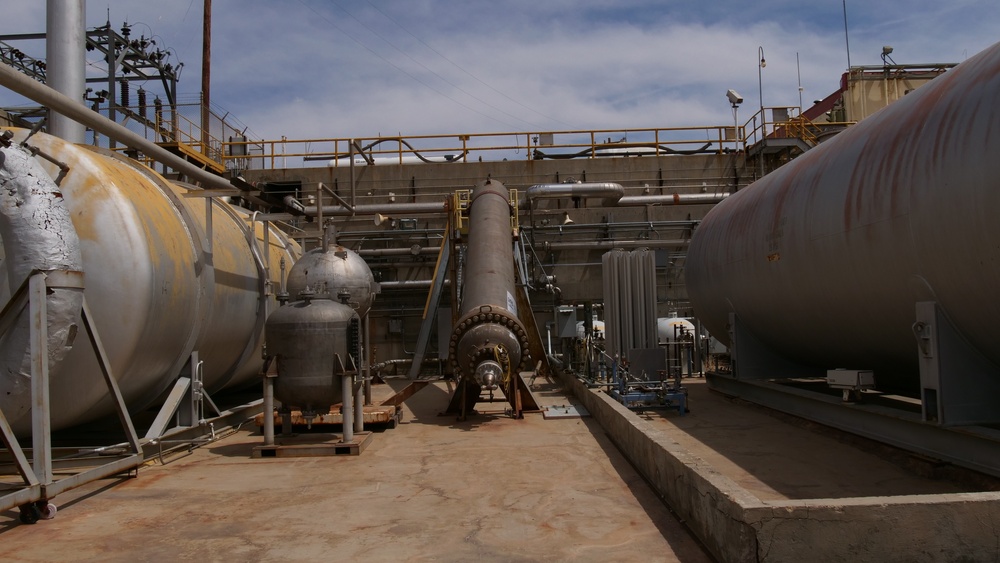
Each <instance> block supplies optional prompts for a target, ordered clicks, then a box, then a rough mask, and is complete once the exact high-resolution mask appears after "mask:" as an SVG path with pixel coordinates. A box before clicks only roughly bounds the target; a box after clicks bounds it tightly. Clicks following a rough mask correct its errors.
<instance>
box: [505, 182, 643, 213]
mask: <svg viewBox="0 0 1000 563" xmlns="http://www.w3.org/2000/svg"><path fill="white" fill-rule="evenodd" d="M624 195H625V188H623V187H622V185H621V184H616V183H614V182H586V183H584V182H576V183H564V184H535V185H533V186H531V187H529V188H528V189H527V190H525V191H524V196H523V197H522V198H521V201H519V202H518V203H517V206H518V208H520V209H526V208H528V206H530V205H531V202H532V201H534V200H536V199H551V198H558V197H600V198H606V199H613V200H615V201H617V200H619V199H621V198H622V196H624Z"/></svg>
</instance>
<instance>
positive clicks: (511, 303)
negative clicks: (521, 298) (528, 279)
mask: <svg viewBox="0 0 1000 563" xmlns="http://www.w3.org/2000/svg"><path fill="white" fill-rule="evenodd" d="M507 310H508V311H510V312H511V313H514V316H515V317H516V316H517V301H516V300H514V296H513V295H511V293H510V292H509V291H508V292H507Z"/></svg>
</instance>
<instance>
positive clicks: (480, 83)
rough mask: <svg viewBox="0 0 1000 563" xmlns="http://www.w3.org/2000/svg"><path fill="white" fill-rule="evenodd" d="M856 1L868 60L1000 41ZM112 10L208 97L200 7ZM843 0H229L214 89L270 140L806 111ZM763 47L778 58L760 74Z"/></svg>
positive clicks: (999, 15) (952, 16)
mask: <svg viewBox="0 0 1000 563" xmlns="http://www.w3.org/2000/svg"><path fill="white" fill-rule="evenodd" d="M847 4H848V19H849V24H850V31H851V36H850V42H851V62H852V63H853V64H877V63H880V62H881V61H880V59H879V53H881V48H882V45H886V44H890V45H893V46H894V48H895V51H894V53H893V57H894V58H895V59H896V61H897V62H899V63H923V62H949V61H960V60H962V59H964V58H966V57H968V56H971V55H973V54H975V53H976V52H978V51H979V50H982V49H983V48H985V47H987V46H989V45H990V44H991V43H992V42H993V41H994V40H995V39H996V36H995V30H996V29H997V28H998V24H1000V4H998V3H996V2H995V1H994V0H966V1H963V2H952V3H948V4H944V5H942V4H940V3H939V2H932V1H930V0H919V1H917V2H913V1H909V2H904V1H902V0H895V1H887V2H879V3H871V2H868V3H861V2H857V1H855V0H851V1H849V2H848V3H847ZM109 7H110V11H111V18H112V23H113V25H114V26H115V27H116V28H117V27H120V23H121V21H122V20H123V19H124V18H126V17H127V18H128V20H129V21H130V22H132V23H134V24H135V26H134V32H133V33H143V34H146V35H149V34H150V33H152V34H156V35H157V36H158V37H157V40H158V41H159V43H158V44H159V45H162V46H163V47H164V48H170V49H171V50H172V51H173V52H174V53H176V56H177V57H178V60H183V61H184V63H185V68H184V72H183V74H182V80H181V84H180V85H179V86H180V90H181V91H182V92H183V93H187V94H192V95H196V94H197V91H198V90H199V88H200V81H199V78H198V76H199V72H200V70H199V67H200V59H201V52H200V50H201V9H202V8H201V2H199V1H197V0H191V1H190V2H159V3H155V4H154V3H150V2H142V1H140V0H107V1H106V2H102V3H98V2H94V1H93V0H92V1H91V2H90V3H89V4H88V22H87V23H88V26H91V27H92V26H95V25H99V24H103V23H104V21H105V19H106V18H107V10H108V8H109ZM841 8H842V3H841V2H834V1H827V2H820V3H802V2H793V1H791V0H766V1H761V2H756V3H753V4H747V3H745V2H736V1H733V0H724V1H720V2H711V3H705V2H702V3H697V4H695V3H676V2H671V3H665V2H658V1H652V0H629V1H627V2H616V3H614V5H613V6H612V5H609V4H608V3H607V2H605V1H600V0H587V1H582V2H581V1H571V0H557V1H551V2H548V1H547V2H538V1H537V0H532V1H528V0H512V1H509V2H488V1H485V0H480V1H477V0H468V1H466V2H462V3H451V2H441V1H433V0H418V1H410V2H404V1H402V0H383V1H377V0H372V1H371V2H356V3H350V4H348V3H346V2H337V3H334V2H330V1H318V0H298V1H284V2H273V1H265V0H215V2H213V9H214V14H213V24H214V25H213V57H212V61H213V62H212V98H213V101H214V102H215V103H216V104H218V105H219V106H221V107H223V108H224V109H225V110H226V111H231V112H232V113H233V115H235V116H236V117H238V118H239V119H240V120H241V121H242V122H244V123H246V124H248V125H249V126H250V130H251V132H253V133H254V134H256V135H257V136H259V137H263V138H267V139H276V138H279V137H281V136H282V135H284V136H287V137H289V138H314V137H348V136H359V137H372V136H375V135H378V134H379V133H382V134H396V133H403V134H406V135H418V134H432V133H433V134H439V133H466V132H471V133H477V132H489V131H514V130H524V131H527V130H540V129H585V128H601V129H619V128H621V129H624V128H638V127H647V128H652V127H671V126H681V125H685V126H689V125H715V124H728V123H729V122H730V120H731V113H730V109H729V105H728V103H727V102H726V100H725V98H724V97H723V94H724V92H725V91H726V90H727V89H729V88H734V89H736V90H738V91H739V92H741V93H742V94H743V96H744V98H745V100H746V102H745V103H744V107H743V108H742V109H741V112H740V115H741V117H744V118H745V117H749V115H750V114H751V113H752V112H753V108H755V107H756V106H757V105H758V104H759V102H758V90H761V91H762V92H763V98H764V103H765V105H785V104H788V105H797V104H798V96H799V93H798V80H799V78H798V75H799V74H801V81H802V85H803V88H804V92H803V100H804V102H805V103H806V105H808V104H809V103H810V102H811V101H812V100H814V99H819V98H823V97H825V96H826V95H827V94H829V93H830V92H831V91H833V90H834V89H835V88H836V87H837V86H838V84H839V79H840V74H841V73H842V72H843V70H844V69H845V68H846V65H847V56H846V49H845V44H844V29H843V12H842V11H841ZM140 22H141V23H140ZM43 25H44V3H42V2H39V1H38V0H8V2H6V3H5V17H4V19H3V21H2V22H0V33H22V32H29V31H41V28H42V26H43ZM147 26H148V27H147ZM42 47H43V46H42ZM758 47H763V49H764V53H765V57H766V59H767V66H766V68H764V69H762V70H761V71H760V81H759V82H758V65H757V58H758ZM796 53H798V56H799V60H800V64H799V66H798V67H797V66H796ZM32 54H36V55H37V56H43V55H44V53H41V52H40V53H32ZM193 97H195V96H189V98H193ZM8 98H9V97H8V96H5V95H3V94H2V93H0V103H7V102H6V100H7V99H8Z"/></svg>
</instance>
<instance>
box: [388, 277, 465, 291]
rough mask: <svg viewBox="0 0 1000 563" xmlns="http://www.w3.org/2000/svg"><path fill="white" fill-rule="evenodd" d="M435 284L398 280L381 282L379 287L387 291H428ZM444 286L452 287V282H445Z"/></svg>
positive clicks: (423, 281) (447, 280) (426, 281)
mask: <svg viewBox="0 0 1000 563" xmlns="http://www.w3.org/2000/svg"><path fill="white" fill-rule="evenodd" d="M433 283H434V280H397V281H383V282H379V284H378V285H379V287H380V288H382V289H383V290H385V289H427V288H429V287H430V286H431V285H432V284H433ZM444 284H445V285H446V286H447V285H451V280H449V279H446V280H444Z"/></svg>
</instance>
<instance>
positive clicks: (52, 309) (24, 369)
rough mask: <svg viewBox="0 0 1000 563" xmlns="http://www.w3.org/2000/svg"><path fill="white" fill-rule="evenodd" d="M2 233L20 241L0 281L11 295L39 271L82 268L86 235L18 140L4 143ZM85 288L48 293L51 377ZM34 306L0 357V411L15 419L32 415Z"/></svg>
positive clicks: (69, 340) (56, 373) (10, 249)
mask: <svg viewBox="0 0 1000 563" xmlns="http://www.w3.org/2000/svg"><path fill="white" fill-rule="evenodd" d="M0 238H2V240H5V241H17V244H16V245H6V246H5V248H4V255H3V264H4V265H5V266H6V272H5V274H6V276H4V278H3V280H2V282H0V286H2V287H3V290H4V293H5V294H6V295H7V296H8V298H9V296H10V294H11V289H12V288H13V290H16V289H17V288H18V287H19V286H20V285H21V284H22V283H23V282H24V281H25V280H26V279H28V276H29V275H31V274H32V273H33V272H34V271H36V270H38V271H53V270H66V271H71V272H80V271H81V270H82V269H83V260H82V258H81V256H80V240H79V238H78V237H77V236H76V232H75V231H74V230H73V228H72V222H71V221H70V215H69V211H68V210H67V208H66V205H65V204H64V200H63V194H62V192H61V191H60V189H59V187H58V186H56V185H55V182H53V181H52V178H49V176H48V175H47V174H46V173H45V171H44V170H43V169H42V167H41V166H40V165H39V164H38V162H37V161H36V160H35V159H34V158H33V157H32V155H31V153H30V152H29V151H28V150H27V149H24V148H22V147H19V146H17V145H13V146H10V147H6V148H2V149H0ZM82 306H83V292H82V291H81V290H79V289H51V290H50V291H49V293H48V295H47V296H46V307H47V311H48V320H47V330H48V351H49V363H50V364H51V365H52V366H53V367H52V369H51V370H50V377H52V378H59V377H63V376H64V375H62V374H61V373H60V368H63V369H65V364H64V362H63V361H62V360H63V359H64V358H65V356H66V353H67V352H68V351H69V350H71V349H72V346H73V341H74V340H75V335H76V334H77V332H78V330H79V329H78V327H80V326H81V319H80V310H81V307H82ZM28 317H29V312H28V310H27V308H25V310H23V311H21V313H20V314H19V316H18V318H17V320H16V321H15V323H14V325H13V326H12V327H11V328H10V329H9V331H8V333H7V334H6V335H5V338H4V339H3V340H2V341H0V362H2V365H3V367H4V372H3V387H2V389H3V390H4V392H2V393H0V411H2V412H4V413H5V414H6V416H7V417H8V418H10V419H15V420H22V419H24V420H30V408H31V348H30V333H29V318H28Z"/></svg>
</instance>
